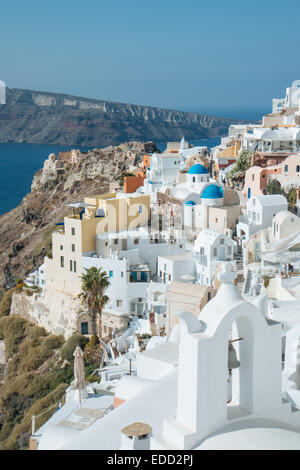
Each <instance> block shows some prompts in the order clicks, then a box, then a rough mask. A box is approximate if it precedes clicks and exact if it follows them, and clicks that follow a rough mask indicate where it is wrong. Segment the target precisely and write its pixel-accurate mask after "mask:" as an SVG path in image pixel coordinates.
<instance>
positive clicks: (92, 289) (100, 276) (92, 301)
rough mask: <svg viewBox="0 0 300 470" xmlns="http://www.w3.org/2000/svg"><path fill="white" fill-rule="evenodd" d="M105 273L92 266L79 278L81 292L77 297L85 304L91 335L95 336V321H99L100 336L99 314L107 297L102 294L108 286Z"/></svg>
mask: <svg viewBox="0 0 300 470" xmlns="http://www.w3.org/2000/svg"><path fill="white" fill-rule="evenodd" d="M108 279H109V277H108V275H107V272H106V271H104V270H102V268H101V267H100V268H99V269H98V268H96V267H95V266H93V267H92V268H88V269H86V272H85V273H84V274H82V276H81V282H82V292H81V293H80V294H79V297H80V298H81V299H82V300H83V301H84V302H85V303H86V305H87V307H88V310H89V314H90V317H91V323H92V334H93V335H94V334H96V330H97V326H96V325H97V319H99V328H98V332H99V335H100V336H101V313H102V309H103V307H104V306H105V305H106V304H107V302H108V300H109V297H108V296H107V295H105V294H104V292H105V290H106V289H107V288H108V286H109V285H110V282H109V280H108Z"/></svg>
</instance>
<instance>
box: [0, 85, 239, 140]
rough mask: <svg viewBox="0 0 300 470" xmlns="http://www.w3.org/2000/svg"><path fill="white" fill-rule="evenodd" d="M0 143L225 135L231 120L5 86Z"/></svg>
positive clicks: (0, 117) (0, 113)
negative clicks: (5, 94)
mask: <svg viewBox="0 0 300 470" xmlns="http://www.w3.org/2000/svg"><path fill="white" fill-rule="evenodd" d="M6 98H7V99H6V104H5V105H0V142H30V143H47V144H59V145H80V146H88V147H91V146H95V147H96V146H105V145H107V144H108V143H111V144H119V143H120V142H124V141H128V140H140V141H146V140H150V139H154V140H156V141H167V140H178V139H181V137H182V136H183V135H184V136H185V137H186V138H187V139H195V140H196V139H202V138H208V137H216V136H220V135H225V134H226V133H227V130H228V127H229V125H230V124H232V123H234V122H235V121H234V120H230V119H222V118H214V117H211V116H206V115H202V114H196V113H185V112H180V111H173V110H168V109H160V108H154V107H150V106H138V105H132V104H125V103H115V102H109V101H100V100H93V99H87V98H80V97H76V96H70V95H62V94H56V93H46V92H45V93H44V92H35V91H29V90H20V89H9V88H8V89H7V97H6Z"/></svg>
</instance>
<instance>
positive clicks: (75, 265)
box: [74, 261, 77, 273]
mask: <svg viewBox="0 0 300 470" xmlns="http://www.w3.org/2000/svg"><path fill="white" fill-rule="evenodd" d="M76 272H77V263H76V261H74V273H76Z"/></svg>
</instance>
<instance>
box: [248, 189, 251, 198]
mask: <svg viewBox="0 0 300 470" xmlns="http://www.w3.org/2000/svg"><path fill="white" fill-rule="evenodd" d="M250 197H251V188H248V199H250Z"/></svg>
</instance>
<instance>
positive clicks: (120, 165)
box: [0, 142, 156, 289]
mask: <svg viewBox="0 0 300 470" xmlns="http://www.w3.org/2000/svg"><path fill="white" fill-rule="evenodd" d="M155 149H156V147H155V144H153V143H151V142H149V143H146V144H144V143H140V142H130V143H124V144H121V145H119V146H109V147H106V148H104V149H101V150H100V149H99V150H93V151H91V152H89V153H88V154H87V155H86V156H85V158H84V159H83V160H82V161H81V162H80V163H79V165H78V166H71V165H66V166H65V169H64V172H63V173H59V172H55V169H53V171H52V172H50V173H49V171H48V173H47V178H45V177H44V176H45V175H44V172H45V169H49V167H50V166H51V164H53V155H51V156H49V158H48V160H47V162H46V164H45V165H44V168H43V169H41V170H39V171H38V172H37V173H36V175H35V176H34V180H33V184H32V191H31V192H30V193H29V194H27V195H26V196H25V197H24V199H23V201H22V203H21V204H20V205H19V206H18V207H16V208H15V209H13V210H12V211H10V212H8V213H6V214H4V215H2V216H1V217H0V244H1V252H0V289H8V288H10V287H13V286H15V281H16V279H17V278H18V277H24V276H26V275H27V274H28V273H30V272H32V271H33V270H34V269H36V268H37V267H38V266H39V265H40V264H42V262H43V259H44V256H45V255H47V254H48V255H49V254H51V235H52V232H53V230H55V229H56V228H57V227H56V226H55V224H56V223H58V222H61V221H62V220H63V217H64V216H65V215H67V214H70V213H72V210H71V208H70V207H67V204H68V203H71V202H78V201H82V199H83V197H84V196H88V195H96V194H101V193H105V192H108V191H109V189H110V183H112V182H114V181H115V182H118V181H119V180H120V178H121V177H122V174H124V173H125V172H127V171H128V170H130V168H131V167H132V166H133V165H134V163H135V162H136V161H137V160H138V159H139V158H140V157H141V155H142V154H143V153H144V152H147V151H154V150H155Z"/></svg>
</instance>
